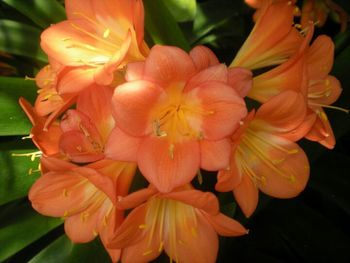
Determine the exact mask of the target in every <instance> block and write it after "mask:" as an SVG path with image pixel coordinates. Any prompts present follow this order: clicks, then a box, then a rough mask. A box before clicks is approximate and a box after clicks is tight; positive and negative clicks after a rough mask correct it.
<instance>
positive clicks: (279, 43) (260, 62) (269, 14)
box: [231, 1, 302, 69]
mask: <svg viewBox="0 0 350 263" xmlns="http://www.w3.org/2000/svg"><path fill="white" fill-rule="evenodd" d="M293 12H294V5H293V3H292V2H291V1H276V2H274V3H273V4H271V5H266V6H264V7H263V10H262V11H261V14H260V15H259V17H258V19H257V22H256V24H255V26H254V28H253V30H252V32H251V33H250V35H249V36H248V38H247V40H246V41H245V43H244V44H243V46H242V47H241V49H240V50H239V52H238V54H237V55H236V57H235V59H234V60H233V62H232V64H231V66H240V67H245V68H249V69H257V68H261V67H266V66H271V65H275V64H279V63H282V62H283V61H284V60H286V59H287V58H288V57H289V56H290V55H291V54H293V53H294V52H295V51H296V50H297V49H298V47H299V44H300V42H301V40H302V37H301V35H298V33H297V32H296V31H295V29H294V28H293V27H292V22H293Z"/></svg>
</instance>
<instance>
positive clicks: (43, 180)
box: [28, 172, 97, 217]
mask: <svg viewBox="0 0 350 263" xmlns="http://www.w3.org/2000/svg"><path fill="white" fill-rule="evenodd" d="M96 191H97V189H96V187H95V186H94V185H92V184H91V183H89V181H88V180H87V179H85V178H84V177H82V176H80V175H79V174H77V173H73V172H65V173H55V172H50V173H46V174H44V175H42V176H41V177H40V178H39V179H38V180H37V181H36V182H35V183H34V184H33V186H32V188H31V189H30V191H29V195H28V197H29V200H30V201H31V202H32V206H33V208H34V209H35V210H37V211H38V212H40V213H41V214H43V215H47V216H53V217H64V216H69V215H71V214H72V215H74V214H76V213H80V212H81V211H83V210H84V209H85V207H84V206H85V205H86V202H87V201H88V200H89V199H90V198H91V195H93V194H94V193H95V192H96Z"/></svg>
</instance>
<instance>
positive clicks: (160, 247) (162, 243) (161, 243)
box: [158, 241, 164, 252]
mask: <svg viewBox="0 0 350 263" xmlns="http://www.w3.org/2000/svg"><path fill="white" fill-rule="evenodd" d="M163 247H164V242H163V241H161V242H160V245H159V248H158V252H162V250H163Z"/></svg>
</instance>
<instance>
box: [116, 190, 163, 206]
mask: <svg viewBox="0 0 350 263" xmlns="http://www.w3.org/2000/svg"><path fill="white" fill-rule="evenodd" d="M156 193H157V190H156V189H155V188H154V187H148V188H144V189H142V190H139V191H136V192H133V193H131V194H129V195H127V196H125V197H123V198H121V199H120V200H118V203H117V204H116V205H117V207H118V209H123V210H127V209H131V208H135V207H137V206H139V205H141V204H142V203H144V202H145V201H146V200H148V198H150V197H151V196H153V195H155V194H156Z"/></svg>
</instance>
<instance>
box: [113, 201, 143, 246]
mask: <svg viewBox="0 0 350 263" xmlns="http://www.w3.org/2000/svg"><path fill="white" fill-rule="evenodd" d="M146 208H147V206H146V204H143V205H140V206H138V207H137V208H135V209H133V210H132V211H131V212H130V213H129V214H128V216H127V218H126V219H125V220H124V222H123V223H122V224H121V226H120V227H119V228H118V229H117V231H116V233H115V235H114V237H113V238H112V239H111V240H110V241H109V245H108V246H109V247H110V248H126V247H130V246H132V245H135V244H137V243H138V242H139V241H140V240H142V239H145V235H144V229H142V228H140V225H144V224H145V216H146V212H147V211H146Z"/></svg>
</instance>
